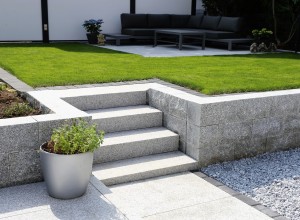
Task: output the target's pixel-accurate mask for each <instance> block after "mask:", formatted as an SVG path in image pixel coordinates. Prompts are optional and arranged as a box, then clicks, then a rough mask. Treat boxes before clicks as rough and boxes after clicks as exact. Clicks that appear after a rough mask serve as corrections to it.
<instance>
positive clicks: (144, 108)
mask: <svg viewBox="0 0 300 220" xmlns="http://www.w3.org/2000/svg"><path fill="white" fill-rule="evenodd" d="M86 113H87V114H89V115H91V116H92V119H106V118H115V117H122V116H131V115H141V114H151V113H161V111H159V110H158V109H155V108H152V107H150V106H148V105H137V106H126V107H117V108H107V109H96V110H88V111H86Z"/></svg>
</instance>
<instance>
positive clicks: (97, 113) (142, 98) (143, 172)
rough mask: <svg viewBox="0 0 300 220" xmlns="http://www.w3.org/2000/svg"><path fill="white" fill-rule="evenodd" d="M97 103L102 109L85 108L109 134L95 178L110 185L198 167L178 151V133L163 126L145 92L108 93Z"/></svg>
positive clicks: (97, 159)
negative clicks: (148, 103)
mask: <svg viewBox="0 0 300 220" xmlns="http://www.w3.org/2000/svg"><path fill="white" fill-rule="evenodd" d="M97 102H98V103H100V104H99V105H98V108H99V109H90V110H89V109H85V112H86V113H87V114H89V115H91V116H92V122H93V123H96V124H97V125H98V128H99V129H101V130H104V131H105V133H106V134H105V137H104V143H103V145H102V146H101V147H100V148H99V149H98V150H97V151H95V154H94V166H93V176H94V177H93V178H96V179H98V180H100V181H102V182H103V183H104V184H105V185H107V186H110V185H115V184H120V183H126V182H131V181H136V180H142V179H147V178H151V177H157V176H163V175H167V174H173V173H177V172H184V171H189V170H194V169H196V168H197V161H195V160H194V159H192V158H190V157H188V156H187V155H185V154H184V153H182V152H180V151H178V147H179V136H178V134H176V133H174V132H172V131H170V130H168V129H166V128H164V127H162V124H163V113H162V112H161V111H159V110H157V109H155V108H152V107H150V106H148V105H147V101H146V92H145V91H132V92H130V91H127V92H126V93H122V95H118V94H116V93H105V94H101V95H99V97H97ZM92 108H95V107H94V106H93V107H92Z"/></svg>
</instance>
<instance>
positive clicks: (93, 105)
mask: <svg viewBox="0 0 300 220" xmlns="http://www.w3.org/2000/svg"><path fill="white" fill-rule="evenodd" d="M64 100H65V101H66V102H68V103H69V104H71V105H73V106H75V107H76V108H78V109H80V110H82V111H86V110H92V109H104V108H115V107H123V106H131V105H132V106H134V105H145V104H146V102H147V98H146V92H145V91H133V92H124V93H111V94H101V95H89V96H78V97H68V98H64Z"/></svg>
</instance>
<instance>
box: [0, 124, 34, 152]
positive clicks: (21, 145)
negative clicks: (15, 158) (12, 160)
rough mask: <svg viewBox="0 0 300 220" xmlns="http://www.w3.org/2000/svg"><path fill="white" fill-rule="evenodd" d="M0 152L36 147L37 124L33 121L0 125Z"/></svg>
mask: <svg viewBox="0 0 300 220" xmlns="http://www.w3.org/2000/svg"><path fill="white" fill-rule="evenodd" d="M4 120H5V119H4ZM0 134H1V136H0V152H1V153H9V152H13V151H19V150H26V149H27V150H30V149H36V148H37V146H38V140H39V138H38V136H39V132H38V124H37V123H35V122H31V123H21V124H15V125H8V126H5V125H4V126H1V125H0Z"/></svg>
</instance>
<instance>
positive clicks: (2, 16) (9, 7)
mask: <svg viewBox="0 0 300 220" xmlns="http://www.w3.org/2000/svg"><path fill="white" fill-rule="evenodd" d="M41 17H42V14H41V0H0V41H31V40H34V41H40V40H42V19H41Z"/></svg>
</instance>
